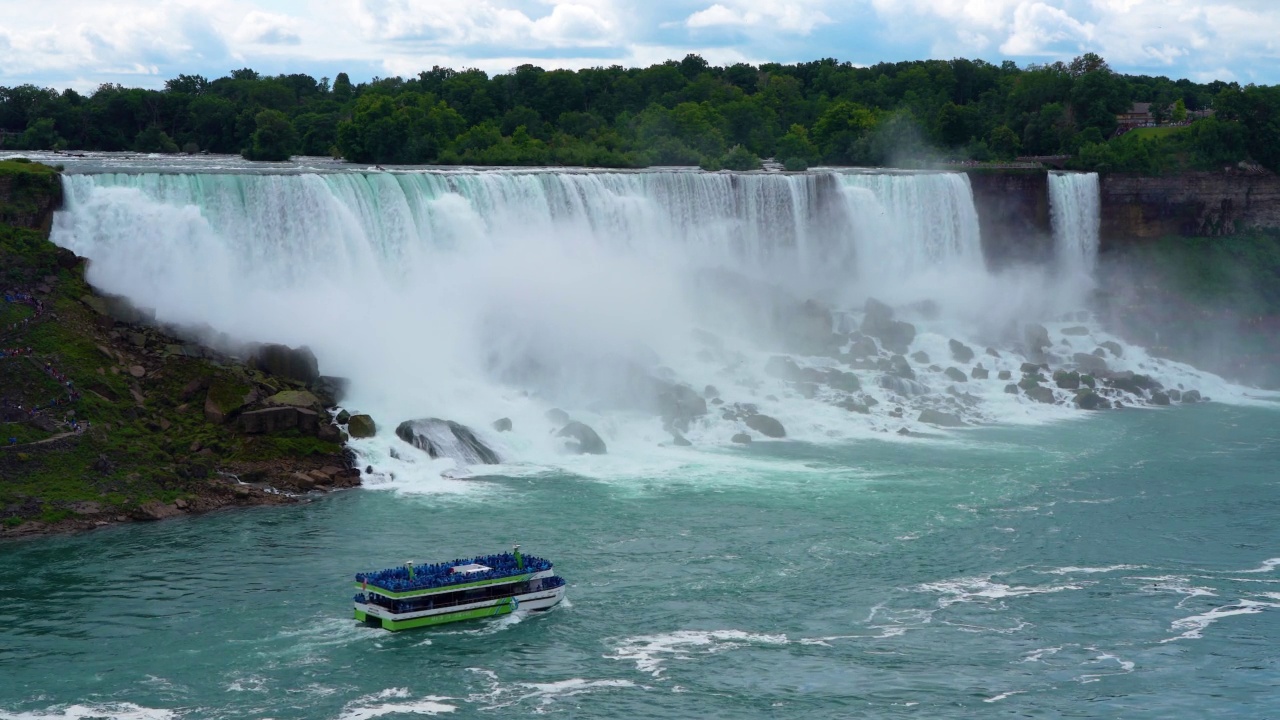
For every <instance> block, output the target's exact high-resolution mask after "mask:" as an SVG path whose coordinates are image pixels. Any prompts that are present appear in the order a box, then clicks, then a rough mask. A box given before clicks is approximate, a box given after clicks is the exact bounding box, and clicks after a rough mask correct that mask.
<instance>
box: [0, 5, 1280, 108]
mask: <svg viewBox="0 0 1280 720" xmlns="http://www.w3.org/2000/svg"><path fill="white" fill-rule="evenodd" d="M1086 51H1092V52H1096V53H1098V54H1100V55H1102V56H1103V57H1105V58H1107V60H1108V61H1109V62H1110V63H1111V65H1112V67H1114V68H1116V69H1117V70H1121V71H1124V72H1130V73H1143V74H1151V75H1167V76H1169V77H1173V78H1179V77H1189V78H1192V79H1195V80H1200V81H1207V80H1213V79H1221V80H1235V81H1239V82H1241V83H1242V84H1243V83H1250V82H1255V83H1260V84H1276V83H1280V0H313V1H311V2H303V1H302V0H149V1H144V0H110V1H107V2H104V1H102V0H93V1H91V0H45V1H44V2H39V1H38V0H0V85H15V84H20V83H27V82H30V83H36V84H39V85H43V86H50V87H55V88H65V87H73V88H76V89H77V90H82V91H85V90H92V89H93V88H94V87H96V86H97V85H99V84H100V83H103V82H118V83H122V84H125V85H130V86H142V87H160V86H162V85H163V83H164V81H165V80H166V79H168V78H171V77H173V76H175V75H177V74H178V73H188V74H193V73H195V74H202V75H206V76H208V77H218V76H221V75H224V74H226V73H227V72H228V71H230V70H232V69H234V68H240V67H252V68H254V69H256V70H258V71H260V72H264V73H271V74H274V73H277V72H305V73H309V74H311V75H314V76H316V77H322V76H328V77H333V76H335V75H336V74H337V73H338V72H347V73H348V74H349V75H350V76H351V78H352V80H355V81H360V80H367V79H369V78H371V77H374V76H383V77H386V76H390V75H402V76H409V75H413V74H416V73H417V72H418V71H419V70H423V69H428V68H430V67H431V66H433V65H447V66H452V67H478V68H481V69H483V70H486V71H488V72H490V73H498V72H505V71H508V70H510V69H512V68H514V67H516V66H518V65H521V64H523V63H526V62H532V63H535V64H538V65H541V66H542V67H546V68H557V67H569V68H578V67H586V66H595V65H613V64H619V65H624V66H637V65H649V64H652V63H655V62H661V61H662V60H666V59H679V58H681V57H683V56H684V55H685V54H686V53H690V52H697V53H700V54H702V55H703V56H704V57H705V58H707V59H708V60H710V61H711V62H713V63H715V64H723V63H733V62H739V61H745V62H752V63H759V62H768V61H776V62H794V61H803V60H814V59H818V58H823V57H834V58H837V59H839V60H847V61H849V62H853V63H856V64H862V65H867V64H872V63H875V62H879V61H882V60H888V61H895V60H912V59H921V58H952V57H968V58H982V59H984V60H988V61H990V62H997V63H998V62H1000V61H1002V60H1014V61H1016V62H1017V63H1019V64H1020V65H1025V64H1027V63H1032V62H1050V61H1053V60H1059V59H1070V58H1071V57H1074V56H1076V55H1079V54H1080V53H1082V52H1086Z"/></svg>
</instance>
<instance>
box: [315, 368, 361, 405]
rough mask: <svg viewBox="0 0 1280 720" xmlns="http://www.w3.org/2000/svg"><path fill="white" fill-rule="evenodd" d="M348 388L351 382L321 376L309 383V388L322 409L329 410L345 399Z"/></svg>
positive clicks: (340, 378)
mask: <svg viewBox="0 0 1280 720" xmlns="http://www.w3.org/2000/svg"><path fill="white" fill-rule="evenodd" d="M350 386H351V381H350V380H348V379H347V378H344V377H334V376H332V375H321V376H320V377H318V378H316V379H315V380H314V381H313V382H312V383H311V385H310V388H311V392H312V393H314V394H315V396H316V397H317V398H319V399H320V404H321V405H322V406H323V407H325V408H331V407H336V406H337V405H338V404H340V403H341V402H342V401H343V400H345V399H346V397H347V388H349V387H350Z"/></svg>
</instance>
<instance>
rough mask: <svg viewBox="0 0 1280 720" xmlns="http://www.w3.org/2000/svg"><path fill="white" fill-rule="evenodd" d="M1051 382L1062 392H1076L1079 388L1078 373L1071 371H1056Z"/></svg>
mask: <svg viewBox="0 0 1280 720" xmlns="http://www.w3.org/2000/svg"><path fill="white" fill-rule="evenodd" d="M1053 381H1054V383H1056V384H1057V385H1058V387H1060V388H1062V389H1063V390H1077V389H1079V387H1080V373H1078V372H1076V371H1074V370H1072V371H1071V372H1067V371H1066V370H1056V371H1054V373H1053Z"/></svg>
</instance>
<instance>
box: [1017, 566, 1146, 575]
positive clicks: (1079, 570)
mask: <svg viewBox="0 0 1280 720" xmlns="http://www.w3.org/2000/svg"><path fill="white" fill-rule="evenodd" d="M1145 567H1146V565H1105V566H1102V567H1076V566H1074V565H1068V566H1066V567H1060V568H1052V569H1050V570H1036V572H1038V573H1044V574H1046V575H1082V574H1083V575H1094V574H1098V573H1110V572H1118V571H1120V570H1142V569H1144V568H1145Z"/></svg>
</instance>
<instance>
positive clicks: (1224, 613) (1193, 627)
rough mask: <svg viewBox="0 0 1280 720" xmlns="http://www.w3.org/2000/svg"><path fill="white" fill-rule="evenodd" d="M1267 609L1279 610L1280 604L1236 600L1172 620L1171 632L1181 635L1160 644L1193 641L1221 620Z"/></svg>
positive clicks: (1254, 613)
mask: <svg viewBox="0 0 1280 720" xmlns="http://www.w3.org/2000/svg"><path fill="white" fill-rule="evenodd" d="M1269 608H1280V603H1274V602H1262V601H1259V600H1248V599H1245V600H1237V601H1236V602H1235V603H1233V604H1230V605H1223V606H1221V607H1216V608H1213V609H1212V610H1210V611H1208V612H1204V613H1200V614H1198V615H1192V616H1190V617H1185V618H1180V619H1178V620H1174V621H1173V623H1172V624H1171V625H1170V628H1169V629H1171V630H1175V631H1177V630H1181V631H1182V634H1180V635H1178V636H1177V637H1171V638H1166V639H1164V640H1161V641H1160V642H1161V643H1169V642H1175V641H1177V640H1195V639H1199V638H1202V637H1204V631H1205V630H1206V629H1208V627H1209V626H1210V625H1212V624H1214V623H1216V622H1218V621H1219V620H1222V619H1223V618H1229V617H1234V616H1237V615H1256V614H1258V613H1260V612H1263V611H1264V610H1267V609H1269Z"/></svg>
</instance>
